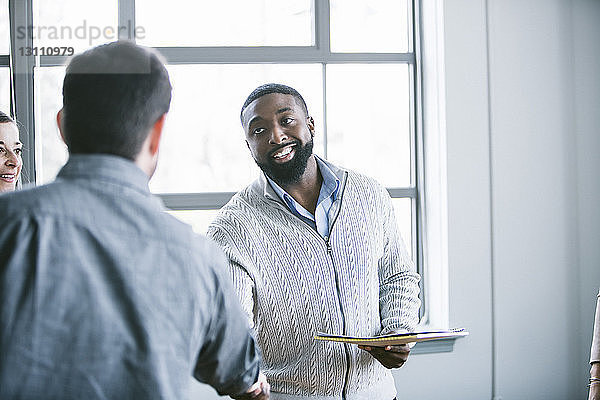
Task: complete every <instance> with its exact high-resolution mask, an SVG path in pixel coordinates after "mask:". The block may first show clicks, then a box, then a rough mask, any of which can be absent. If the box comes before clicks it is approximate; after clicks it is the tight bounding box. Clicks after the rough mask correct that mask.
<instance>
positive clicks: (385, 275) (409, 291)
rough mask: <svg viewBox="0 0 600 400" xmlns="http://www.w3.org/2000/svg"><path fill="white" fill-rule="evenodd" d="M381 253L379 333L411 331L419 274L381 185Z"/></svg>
mask: <svg viewBox="0 0 600 400" xmlns="http://www.w3.org/2000/svg"><path fill="white" fill-rule="evenodd" d="M381 195H382V196H383V197H382V218H383V221H382V225H383V230H384V249H383V256H382V257H381V258H380V260H379V310H380V314H381V327H382V332H381V334H387V333H391V332H406V331H408V332H411V331H414V330H415V328H416V326H417V323H418V322H419V307H420V305H421V301H420V300H419V280H420V277H419V274H417V272H416V271H415V266H414V263H413V262H412V260H411V258H410V255H409V254H408V252H407V250H406V246H405V245H404V241H403V240H402V237H401V236H400V232H399V231H398V226H397V223H396V217H395V215H394V208H393V205H392V202H391V199H390V197H389V194H388V193H387V191H386V190H385V188H382V193H381Z"/></svg>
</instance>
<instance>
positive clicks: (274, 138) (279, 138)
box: [270, 126, 288, 144]
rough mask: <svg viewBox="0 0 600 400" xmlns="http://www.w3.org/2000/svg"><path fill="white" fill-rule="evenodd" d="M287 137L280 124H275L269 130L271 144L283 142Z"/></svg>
mask: <svg viewBox="0 0 600 400" xmlns="http://www.w3.org/2000/svg"><path fill="white" fill-rule="evenodd" d="M287 139H288V135H287V134H286V133H285V131H284V130H283V129H282V128H281V127H280V126H276V127H275V128H273V129H272V130H271V140H270V142H271V144H280V143H283V142H285V141H286V140H287Z"/></svg>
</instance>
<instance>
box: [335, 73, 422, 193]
mask: <svg viewBox="0 0 600 400" xmlns="http://www.w3.org/2000/svg"><path fill="white" fill-rule="evenodd" d="M408 78H409V75H408V66H406V65H403V64H402V65H395V64H384V65H375V64H366V65H357V64H353V65H328V66H327V155H328V158H329V159H330V160H331V161H333V162H335V163H338V164H340V165H342V166H344V167H347V168H351V169H355V170H357V171H359V172H362V173H364V174H367V175H370V176H372V177H373V178H375V179H377V180H378V181H379V182H380V183H381V184H383V185H385V186H387V187H407V186H409V185H410V176H411V173H410V172H411V171H410V168H411V126H410V114H409V113H410V107H409V99H410V95H409V94H410V93H409V89H410V85H409V79H408ZM348 82H352V85H351V86H349V85H348Z"/></svg>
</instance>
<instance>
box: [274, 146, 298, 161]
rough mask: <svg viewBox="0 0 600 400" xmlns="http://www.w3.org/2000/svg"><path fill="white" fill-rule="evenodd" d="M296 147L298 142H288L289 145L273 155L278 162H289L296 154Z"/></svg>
mask: <svg viewBox="0 0 600 400" xmlns="http://www.w3.org/2000/svg"><path fill="white" fill-rule="evenodd" d="M295 147H296V143H291V144H288V145H287V146H285V147H283V148H281V149H279V150H277V151H276V152H275V153H273V155H272V157H273V159H274V160H275V161H276V162H280V163H281V162H287V161H289V160H291V159H292V158H294V154H296V151H295V150H294V148H295Z"/></svg>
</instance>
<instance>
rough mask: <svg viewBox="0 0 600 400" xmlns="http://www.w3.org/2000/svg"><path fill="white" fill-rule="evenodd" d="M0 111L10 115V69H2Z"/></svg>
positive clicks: (0, 70) (0, 68) (0, 77)
mask: <svg viewBox="0 0 600 400" xmlns="http://www.w3.org/2000/svg"><path fill="white" fill-rule="evenodd" d="M0 111H2V112H3V113H5V114H6V115H9V114H10V69H8V67H0Z"/></svg>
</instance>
